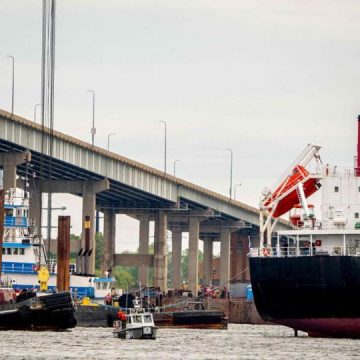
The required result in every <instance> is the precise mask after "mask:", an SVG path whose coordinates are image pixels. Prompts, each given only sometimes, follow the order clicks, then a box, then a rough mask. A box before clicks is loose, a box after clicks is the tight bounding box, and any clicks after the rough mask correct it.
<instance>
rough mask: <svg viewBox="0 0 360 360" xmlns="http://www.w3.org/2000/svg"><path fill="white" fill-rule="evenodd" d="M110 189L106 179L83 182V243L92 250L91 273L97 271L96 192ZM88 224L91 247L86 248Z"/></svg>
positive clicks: (84, 246)
mask: <svg viewBox="0 0 360 360" xmlns="http://www.w3.org/2000/svg"><path fill="white" fill-rule="evenodd" d="M108 189H109V181H108V180H106V179H104V180H101V181H94V182H83V189H82V194H83V205H82V233H81V245H82V248H83V249H85V250H87V251H91V250H92V252H91V256H90V258H89V263H88V272H89V273H90V274H94V273H95V251H96V241H95V210H96V194H97V193H99V192H102V191H105V190H108ZM86 216H89V218H90V223H89V224H87V223H86V222H85V217H86ZM86 226H89V228H90V249H86V242H85V229H86Z"/></svg>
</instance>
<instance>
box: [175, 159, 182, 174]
mask: <svg viewBox="0 0 360 360" xmlns="http://www.w3.org/2000/svg"><path fill="white" fill-rule="evenodd" d="M179 161H181V160H175V161H174V176H175V173H176V163H177V162H179Z"/></svg>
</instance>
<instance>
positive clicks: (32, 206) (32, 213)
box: [29, 181, 42, 235]
mask: <svg viewBox="0 0 360 360" xmlns="http://www.w3.org/2000/svg"><path fill="white" fill-rule="evenodd" d="M29 192H30V202H29V218H30V219H31V221H32V224H33V226H35V229H36V234H38V235H41V226H42V192H41V188H40V184H39V182H38V181H37V182H33V183H30V189H29Z"/></svg>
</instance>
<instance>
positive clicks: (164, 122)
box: [160, 120, 166, 174]
mask: <svg viewBox="0 0 360 360" xmlns="http://www.w3.org/2000/svg"><path fill="white" fill-rule="evenodd" d="M160 122H161V123H163V124H164V129H165V150H164V157H165V158H164V173H165V174H166V121H163V120H160Z"/></svg>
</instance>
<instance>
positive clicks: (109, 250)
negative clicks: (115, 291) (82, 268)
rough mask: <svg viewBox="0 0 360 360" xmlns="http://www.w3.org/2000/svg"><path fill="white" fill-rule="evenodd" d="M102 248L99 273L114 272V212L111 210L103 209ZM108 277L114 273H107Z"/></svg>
mask: <svg viewBox="0 0 360 360" xmlns="http://www.w3.org/2000/svg"><path fill="white" fill-rule="evenodd" d="M103 213H104V247H103V254H102V259H101V273H102V274H103V275H105V274H106V272H109V270H111V271H114V256H113V254H115V235H116V212H115V211H114V210H113V209H104V210H103ZM108 276H109V277H111V276H114V273H111V272H109V274H108Z"/></svg>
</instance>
